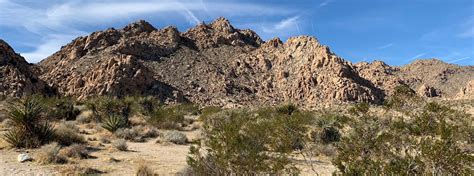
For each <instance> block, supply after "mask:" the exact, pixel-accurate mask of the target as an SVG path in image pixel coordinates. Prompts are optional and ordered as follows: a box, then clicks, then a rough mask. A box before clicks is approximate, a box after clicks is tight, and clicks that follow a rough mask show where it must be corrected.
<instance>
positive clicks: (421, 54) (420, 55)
mask: <svg viewBox="0 0 474 176" xmlns="http://www.w3.org/2000/svg"><path fill="white" fill-rule="evenodd" d="M424 55H426V53H420V54H417V55H416V56H413V57H412V58H411V59H412V60H413V59H419V58H420V57H422V56H424Z"/></svg>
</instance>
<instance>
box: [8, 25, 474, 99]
mask: <svg viewBox="0 0 474 176" xmlns="http://www.w3.org/2000/svg"><path fill="white" fill-rule="evenodd" d="M3 45H6V44H3V42H2V48H1V49H2V53H1V54H2V56H3V58H7V59H8V58H11V56H10V55H13V56H15V57H16V60H18V61H20V60H21V63H22V65H20V66H17V65H15V64H10V65H11V66H9V67H14V68H16V69H17V72H20V73H21V74H20V75H22V76H23V78H22V79H23V82H22V84H21V85H18V83H16V82H15V81H14V79H13V78H10V77H5V76H3V75H2V76H3V77H0V79H1V82H0V83H1V85H0V89H1V90H2V91H3V89H5V88H4V87H7V89H5V90H8V91H7V93H4V94H8V95H12V96H18V95H22V93H18V92H22V91H24V92H25V93H33V92H38V91H40V90H43V87H44V86H42V84H41V83H42V82H43V81H44V82H46V83H47V85H48V86H50V87H52V88H53V89H54V90H56V91H57V93H58V94H61V95H65V96H73V97H77V98H79V99H85V98H88V97H92V96H97V95H112V96H125V95H131V94H142V95H153V96H157V97H159V98H161V99H162V100H163V101H166V102H182V101H191V102H195V103H199V104H203V105H218V106H229V107H231V106H242V105H243V106H248V105H273V104H280V103H284V102H292V103H295V104H298V105H301V106H305V107H313V106H318V105H320V104H332V103H343V102H361V101H363V102H371V103H381V102H382V101H383V100H384V98H386V96H390V95H391V93H392V92H393V89H394V87H396V86H397V85H400V84H406V85H409V86H410V87H411V88H412V89H413V90H415V91H417V92H418V93H419V94H420V95H422V96H425V97H440V98H449V99H454V98H456V99H458V98H472V94H473V87H472V86H473V84H474V83H473V80H474V66H458V65H453V64H447V63H444V62H442V61H439V60H434V59H431V60H419V61H415V62H414V63H411V64H408V65H405V66H401V67H392V66H389V65H387V64H385V63H383V62H380V61H376V62H373V63H357V64H352V63H351V62H349V61H346V60H344V59H343V58H340V57H338V56H337V55H336V54H334V53H332V52H331V50H330V49H329V47H327V46H324V45H322V44H321V43H319V41H318V40H317V39H316V38H314V37H309V36H298V37H292V38H289V39H288V40H287V41H285V42H283V41H281V40H280V39H278V38H275V39H272V40H269V41H263V40H262V39H261V38H260V37H259V36H258V35H257V34H256V33H255V32H253V31H251V30H248V29H246V30H241V29H236V28H234V27H233V26H232V25H231V24H230V23H229V21H228V20H227V19H225V18H218V19H216V20H215V21H213V22H212V23H210V24H204V23H203V24H199V25H198V26H195V27H193V28H191V29H189V30H187V31H186V32H180V31H178V29H177V28H175V27H172V26H169V27H165V28H163V29H156V28H155V27H153V26H152V25H151V24H149V23H148V22H146V21H138V22H135V23H132V24H129V25H127V26H125V27H124V28H123V29H113V28H110V29H107V30H104V31H99V32H94V33H92V34H91V35H89V36H84V37H79V38H77V39H75V40H74V41H72V42H71V43H69V44H67V45H66V46H63V47H62V48H61V49H60V50H59V51H57V52H56V53H54V54H53V55H51V56H49V57H48V58H46V59H44V60H43V61H41V62H40V63H39V64H37V65H36V66H30V65H28V64H27V63H26V62H25V61H24V59H23V58H21V57H20V56H18V55H16V54H14V52H13V51H12V50H11V48H9V47H8V48H6V47H3ZM6 46H8V45H6ZM4 48H6V49H4ZM3 50H8V52H6V51H3ZM4 53H6V54H4ZM7 55H8V56H7ZM4 60H5V59H3V60H2V62H0V66H2V67H1V68H2V70H1V71H2V73H3V72H5V71H4V70H3V67H4V66H3V65H5V64H4ZM7 66H8V65H7ZM33 67H34V68H33ZM32 69H34V70H38V72H39V75H40V76H39V78H36V77H34V75H32V74H31V73H30V72H31V71H30V70H32ZM9 73H10V74H13V73H12V72H11V71H10V72H9ZM16 75H19V74H16ZM10 80H12V81H10ZM17 82H18V81H17ZM15 86H16V87H15ZM19 86H20V87H21V86H23V88H21V89H20V88H18V87H19ZM2 88H3V89H2ZM13 90H15V91H16V92H17V93H12V91H13ZM4 92H5V91H4Z"/></svg>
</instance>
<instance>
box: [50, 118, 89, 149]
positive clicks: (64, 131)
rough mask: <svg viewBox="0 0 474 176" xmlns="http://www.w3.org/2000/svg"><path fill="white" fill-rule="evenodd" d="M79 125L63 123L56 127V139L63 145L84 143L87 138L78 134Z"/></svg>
mask: <svg viewBox="0 0 474 176" xmlns="http://www.w3.org/2000/svg"><path fill="white" fill-rule="evenodd" d="M78 130H79V129H78V127H77V126H75V125H73V124H71V123H62V124H60V125H58V127H57V128H56V133H55V136H54V140H55V141H56V142H58V143H59V144H61V145H66V146H69V145H72V144H83V143H85V142H86V141H85V139H84V137H83V136H82V135H80V134H78Z"/></svg>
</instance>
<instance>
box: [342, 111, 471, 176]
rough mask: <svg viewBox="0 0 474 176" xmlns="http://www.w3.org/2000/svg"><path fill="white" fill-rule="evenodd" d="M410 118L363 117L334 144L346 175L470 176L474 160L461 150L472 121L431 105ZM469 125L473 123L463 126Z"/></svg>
mask: <svg viewBox="0 0 474 176" xmlns="http://www.w3.org/2000/svg"><path fill="white" fill-rule="evenodd" d="M410 116H411V118H409V119H404V118H396V117H392V118H385V119H382V118H380V117H377V116H370V115H364V116H362V117H359V118H358V120H357V121H354V123H353V124H352V131H351V132H350V133H349V134H348V135H347V136H343V137H342V139H341V141H340V142H338V143H336V148H337V154H336V156H335V157H334V159H333V164H334V165H335V166H336V167H337V168H338V170H339V172H341V173H342V174H344V175H394V174H395V175H399V174H402V175H469V174H470V173H472V170H471V165H470V164H468V163H472V162H473V161H474V157H473V156H472V155H470V154H469V153H468V152H467V151H464V150H462V149H461V148H460V145H461V144H463V143H465V142H466V141H468V140H469V139H468V138H469V137H468V136H469V135H468V131H469V128H470V123H472V117H470V116H469V115H466V114H463V113H460V112H456V111H454V110H451V109H449V108H447V107H445V106H442V105H439V104H431V103H428V104H427V105H426V106H425V107H424V108H423V110H422V111H421V112H415V113H412V114H410ZM465 120H467V121H471V122H470V123H469V122H465Z"/></svg>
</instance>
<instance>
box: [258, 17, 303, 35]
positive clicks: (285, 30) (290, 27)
mask: <svg viewBox="0 0 474 176" xmlns="http://www.w3.org/2000/svg"><path fill="white" fill-rule="evenodd" d="M299 18H300V17H299V16H293V17H289V18H286V19H283V20H281V21H279V22H278V23H276V24H275V23H274V24H267V25H264V26H263V27H262V31H263V32H265V33H269V34H277V35H287V34H289V33H294V32H296V31H297V32H298V33H299V32H300V31H299V25H298V19H299Z"/></svg>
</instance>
